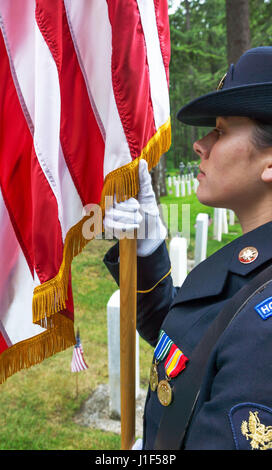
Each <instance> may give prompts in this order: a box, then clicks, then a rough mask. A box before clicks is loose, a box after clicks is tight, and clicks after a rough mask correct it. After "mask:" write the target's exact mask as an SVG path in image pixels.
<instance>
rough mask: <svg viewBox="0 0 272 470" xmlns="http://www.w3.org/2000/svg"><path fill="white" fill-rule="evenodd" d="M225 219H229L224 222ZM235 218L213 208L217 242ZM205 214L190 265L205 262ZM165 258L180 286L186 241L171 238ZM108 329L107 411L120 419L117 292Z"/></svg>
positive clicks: (137, 384)
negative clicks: (167, 258) (166, 257)
mask: <svg viewBox="0 0 272 470" xmlns="http://www.w3.org/2000/svg"><path fill="white" fill-rule="evenodd" d="M227 218H229V220H227ZM234 222H235V215H234V213H233V212H232V211H227V210H226V209H221V208H216V209H214V219H213V238H214V239H215V240H218V241H221V239H222V234H223V233H228V225H233V224H234ZM208 227H209V216H208V214H204V213H200V214H198V216H197V218H196V237H195V253H194V266H196V265H197V264H198V263H200V262H201V261H203V260H205V259H206V256H207V241H208ZM169 256H170V261H171V266H172V271H171V276H172V279H173V284H174V285H175V286H179V287H180V286H181V285H182V284H183V282H184V280H185V278H186V276H187V274H188V259H187V240H186V238H184V237H174V238H172V240H171V241H170V244H169ZM107 329H108V372H109V396H110V400H109V408H110V414H111V416H113V417H114V418H115V419H116V418H118V417H120V412H121V411H120V410H121V403H120V290H117V291H115V292H114V293H113V295H112V296H111V298H110V299H109V302H108V304H107ZM135 366H136V376H135V390H136V398H137V397H138V396H139V393H140V373H139V334H138V333H137V332H136V364H135Z"/></svg>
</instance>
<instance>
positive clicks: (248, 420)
mask: <svg viewBox="0 0 272 470" xmlns="http://www.w3.org/2000/svg"><path fill="white" fill-rule="evenodd" d="M229 419H230V423H231V428H232V433H233V438H234V442H235V446H236V449H237V450H268V449H272V409H271V408H268V407H266V406H263V405H259V404H257V403H239V405H235V406H234V407H233V408H231V410H230V412H229Z"/></svg>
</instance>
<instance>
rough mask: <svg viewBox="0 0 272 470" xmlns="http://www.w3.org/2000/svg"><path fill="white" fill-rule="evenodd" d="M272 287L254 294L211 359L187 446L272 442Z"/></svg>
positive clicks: (268, 444)
mask: <svg viewBox="0 0 272 470" xmlns="http://www.w3.org/2000/svg"><path fill="white" fill-rule="evenodd" d="M271 300H272V289H271V288H270V287H269V289H267V288H266V289H265V290H264V291H263V292H262V293H261V294H260V293H259V294H258V296H254V297H253V298H252V299H251V301H250V302H249V303H248V304H247V307H246V308H244V309H243V310H242V311H241V312H240V313H239V314H238V316H237V317H236V318H235V319H234V320H233V322H232V323H231V325H230V326H229V327H228V328H227V330H225V332H224V333H223V335H222V337H221V338H220V340H219V342H218V345H217V347H216V348H215V349H214V352H213V354H212V356H211V358H210V360H209V364H208V367H207V372H206V375H205V379H204V381H203V384H202V388H201V391H200V396H199V400H198V405H197V407H196V410H195V413H194V415H193V419H192V421H191V424H190V426H189V429H188V432H187V437H186V441H185V449H188V450H189V449H191V450H192V449H193V450H200V449H202V450H232V449H236V450H250V449H256V450H257V449H259V450H265V449H268V448H272V401H271V390H272V388H271V377H272V342H271V338H272V316H268V314H267V316H264V317H262V316H261V315H260V313H259V312H258V306H260V305H261V304H262V302H263V306H264V307H263V308H264V312H269V311H271V313H272V302H271Z"/></svg>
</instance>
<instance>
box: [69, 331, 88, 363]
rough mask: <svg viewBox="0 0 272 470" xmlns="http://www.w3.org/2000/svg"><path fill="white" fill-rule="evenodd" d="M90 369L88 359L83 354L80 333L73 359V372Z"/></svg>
mask: <svg viewBox="0 0 272 470" xmlns="http://www.w3.org/2000/svg"><path fill="white" fill-rule="evenodd" d="M85 369H88V366H87V364H86V361H85V359H84V355H83V348H82V344H81V342H80V338H79V335H78V336H77V342H76V345H75V346H74V349H73V356H72V361H71V372H80V371H81V370H85Z"/></svg>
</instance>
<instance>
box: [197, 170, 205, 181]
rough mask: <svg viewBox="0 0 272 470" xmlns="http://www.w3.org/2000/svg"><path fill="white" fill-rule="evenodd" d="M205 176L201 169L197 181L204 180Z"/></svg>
mask: <svg viewBox="0 0 272 470" xmlns="http://www.w3.org/2000/svg"><path fill="white" fill-rule="evenodd" d="M204 176H205V173H204V171H202V170H201V168H199V173H198V175H197V179H198V180H201V179H202V178H204Z"/></svg>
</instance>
